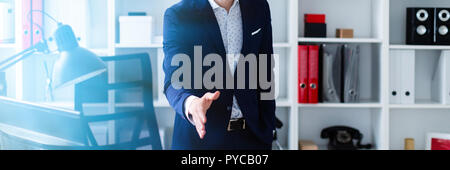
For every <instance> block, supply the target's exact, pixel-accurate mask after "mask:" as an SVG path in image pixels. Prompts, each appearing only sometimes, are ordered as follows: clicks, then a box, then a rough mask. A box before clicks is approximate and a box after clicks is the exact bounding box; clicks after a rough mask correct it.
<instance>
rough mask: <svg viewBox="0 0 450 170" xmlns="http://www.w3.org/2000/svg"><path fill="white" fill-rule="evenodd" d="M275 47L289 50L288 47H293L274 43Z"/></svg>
mask: <svg viewBox="0 0 450 170" xmlns="http://www.w3.org/2000/svg"><path fill="white" fill-rule="evenodd" d="M273 47H274V48H288V47H292V45H291V44H289V43H274V44H273Z"/></svg>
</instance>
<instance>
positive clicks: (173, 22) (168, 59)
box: [163, 8, 193, 120]
mask: <svg viewBox="0 0 450 170" xmlns="http://www.w3.org/2000/svg"><path fill="white" fill-rule="evenodd" d="M179 24H180V19H179V17H178V16H177V14H176V11H175V10H173V9H172V8H169V9H167V10H166V12H165V15H164V30H163V32H164V33H163V34H164V55H165V56H164V62H163V69H164V73H165V80H164V93H165V95H166V98H167V100H168V101H169V104H170V106H171V107H172V108H173V109H174V110H175V112H176V113H177V114H179V116H181V117H182V118H184V119H185V120H188V119H187V118H186V114H185V108H184V107H185V106H184V102H185V100H186V99H187V98H188V97H189V96H191V95H192V94H191V93H190V90H188V89H175V88H174V87H173V86H172V81H171V78H172V74H173V73H174V72H175V71H176V70H177V69H178V68H179V66H172V64H171V63H172V59H173V57H174V56H175V55H177V54H187V55H189V54H190V50H193V47H192V46H189V45H187V44H184V43H183V33H182V28H181V27H180V25H179Z"/></svg>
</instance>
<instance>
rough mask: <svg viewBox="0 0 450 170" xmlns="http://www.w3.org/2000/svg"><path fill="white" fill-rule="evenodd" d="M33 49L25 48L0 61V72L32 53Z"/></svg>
mask: <svg viewBox="0 0 450 170" xmlns="http://www.w3.org/2000/svg"><path fill="white" fill-rule="evenodd" d="M35 52H36V50H35V49H27V50H25V51H22V52H20V53H18V54H16V55H13V56H11V57H9V58H8V59H6V60H4V61H2V62H1V63H0V72H2V71H5V70H6V69H8V68H10V67H12V66H13V65H15V64H17V63H18V62H19V61H22V60H24V59H25V58H27V57H29V56H31V55H32V54H33V53H35Z"/></svg>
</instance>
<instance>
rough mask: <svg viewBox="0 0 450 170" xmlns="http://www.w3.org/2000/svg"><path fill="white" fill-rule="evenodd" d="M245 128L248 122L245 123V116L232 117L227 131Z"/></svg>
mask: <svg viewBox="0 0 450 170" xmlns="http://www.w3.org/2000/svg"><path fill="white" fill-rule="evenodd" d="M245 128H246V124H245V119H244V118H241V119H231V120H230V122H229V123H228V128H227V131H228V132H233V131H239V130H245Z"/></svg>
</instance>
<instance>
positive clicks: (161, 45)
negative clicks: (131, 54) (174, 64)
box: [115, 43, 163, 48]
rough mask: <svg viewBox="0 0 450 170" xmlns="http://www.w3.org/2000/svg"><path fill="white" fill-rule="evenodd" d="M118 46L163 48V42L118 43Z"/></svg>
mask: <svg viewBox="0 0 450 170" xmlns="http://www.w3.org/2000/svg"><path fill="white" fill-rule="evenodd" d="M115 47H116V48H162V47H163V44H120V43H119V44H116V45H115Z"/></svg>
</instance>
